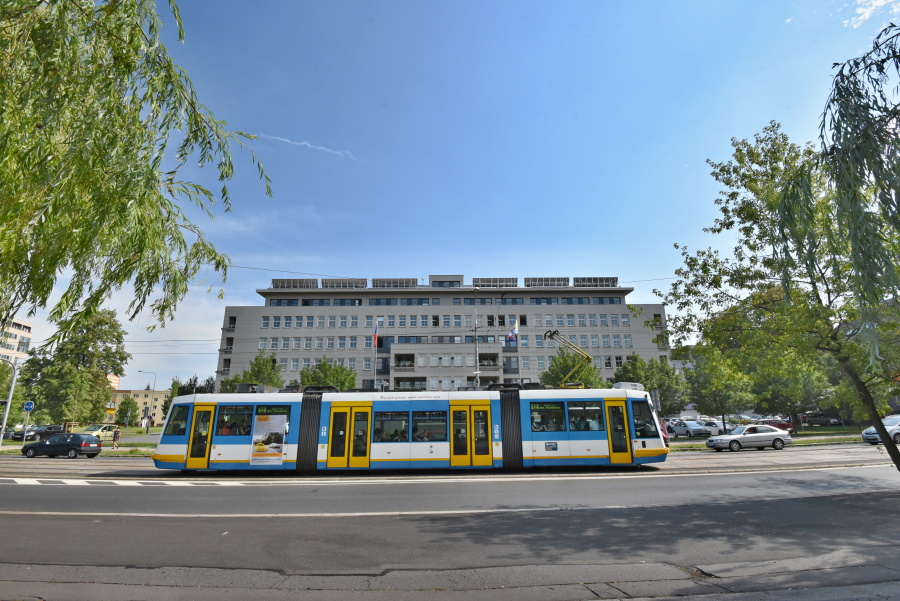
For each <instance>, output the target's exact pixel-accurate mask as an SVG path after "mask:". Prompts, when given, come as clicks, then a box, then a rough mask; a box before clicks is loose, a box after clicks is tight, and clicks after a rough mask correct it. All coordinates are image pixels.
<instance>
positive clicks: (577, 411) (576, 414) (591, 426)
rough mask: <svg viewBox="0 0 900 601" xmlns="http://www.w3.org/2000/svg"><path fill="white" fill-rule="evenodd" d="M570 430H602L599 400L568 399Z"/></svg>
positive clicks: (601, 413)
mask: <svg viewBox="0 0 900 601" xmlns="http://www.w3.org/2000/svg"><path fill="white" fill-rule="evenodd" d="M568 406H569V429H570V430H603V429H604V427H603V411H602V408H601V407H600V401H569V403H568Z"/></svg>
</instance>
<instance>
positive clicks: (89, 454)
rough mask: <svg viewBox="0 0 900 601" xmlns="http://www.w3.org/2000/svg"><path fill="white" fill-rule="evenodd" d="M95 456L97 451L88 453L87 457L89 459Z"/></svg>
mask: <svg viewBox="0 0 900 601" xmlns="http://www.w3.org/2000/svg"><path fill="white" fill-rule="evenodd" d="M96 456H97V453H88V458H89V459H93V458H94V457H96Z"/></svg>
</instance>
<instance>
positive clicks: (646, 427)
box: [631, 401, 659, 438]
mask: <svg viewBox="0 0 900 601" xmlns="http://www.w3.org/2000/svg"><path fill="white" fill-rule="evenodd" d="M631 412H632V413H633V414H634V435H635V436H636V437H637V438H658V437H659V429H658V428H657V427H656V421H654V419H653V412H652V411H651V410H650V403H649V402H648V401H632V403H631Z"/></svg>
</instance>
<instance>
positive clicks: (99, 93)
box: [0, 0, 271, 338]
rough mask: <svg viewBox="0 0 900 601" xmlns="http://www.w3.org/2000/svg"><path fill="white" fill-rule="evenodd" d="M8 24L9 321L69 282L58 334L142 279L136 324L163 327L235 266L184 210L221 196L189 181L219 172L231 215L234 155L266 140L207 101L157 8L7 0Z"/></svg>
mask: <svg viewBox="0 0 900 601" xmlns="http://www.w3.org/2000/svg"><path fill="white" fill-rule="evenodd" d="M170 5H171V8H172V12H173V16H174V21H175V23H176V25H177V27H178V34H179V41H181V40H182V39H183V34H184V31H183V27H182V23H181V19H180V16H179V12H178V9H177V7H176V5H175V4H174V2H172V1H170ZM0 23H2V27H0V73H2V74H3V85H2V86H0V107H2V114H3V118H2V119H0V223H3V228H0V326H2V325H4V324H6V323H8V322H9V320H10V319H12V317H13V316H14V315H15V314H16V313H17V312H19V310H20V309H24V310H25V311H26V312H27V313H28V314H29V315H30V314H33V312H34V311H35V310H36V309H38V308H43V307H46V306H47V305H48V304H49V303H50V298H51V294H52V293H53V292H54V289H55V285H56V284H57V283H58V279H57V278H58V277H59V275H60V274H66V278H67V280H68V284H67V286H66V288H65V290H64V291H63V294H62V295H61V297H60V299H59V300H58V301H56V302H55V304H54V305H53V306H52V308H51V311H50V318H51V320H52V321H54V322H55V323H56V324H57V326H58V328H59V329H58V332H57V333H56V334H55V335H54V338H55V337H64V336H66V335H68V334H69V333H73V332H76V331H77V330H78V328H79V327H80V324H81V322H83V321H85V320H87V319H89V317H90V316H91V315H92V314H93V313H94V312H96V311H97V310H98V309H99V307H100V306H101V305H102V303H103V302H104V300H105V299H106V298H107V297H108V295H109V294H110V293H111V292H112V291H114V290H117V289H119V288H121V287H122V286H124V285H126V284H128V283H129V282H131V283H132V284H133V286H134V298H133V301H132V303H131V305H130V306H129V309H128V313H129V318H134V317H135V316H136V315H137V314H138V313H140V312H141V311H142V309H144V307H147V306H149V310H150V313H151V315H152V316H153V317H154V318H155V320H156V322H157V323H160V324H164V323H165V322H166V321H167V320H169V319H171V318H172V317H173V314H174V311H175V307H176V304H177V303H178V302H179V301H180V300H181V299H182V298H183V297H184V295H185V294H186V293H187V291H188V287H189V285H190V283H191V282H192V281H193V279H194V276H195V275H196V274H197V272H198V271H199V270H200V269H201V268H202V269H209V268H210V267H211V268H212V270H214V271H215V272H217V273H219V274H221V276H222V277H223V279H224V277H225V276H226V274H227V267H228V265H229V260H228V258H227V257H226V256H225V255H223V254H221V253H220V252H218V251H217V250H216V249H215V247H214V246H213V245H212V244H211V243H210V242H209V241H208V240H206V239H205V238H204V236H203V234H202V232H201V231H200V229H199V228H198V227H197V226H196V225H195V224H194V223H192V222H191V221H190V220H189V219H188V218H187V216H186V212H185V210H184V209H185V205H191V206H194V205H195V206H199V207H200V208H201V209H202V210H203V211H205V212H206V213H207V215H209V216H210V217H211V216H212V212H211V211H212V206H213V205H214V203H215V202H216V201H217V196H216V195H215V194H213V192H211V191H210V190H208V189H206V188H205V187H204V186H202V185H200V184H197V183H193V182H189V181H182V180H180V179H179V172H180V170H181V168H182V167H183V166H184V165H185V164H187V163H188V162H190V163H191V165H194V164H197V163H199V165H201V166H202V165H206V164H210V163H211V164H213V165H215V168H216V170H217V171H218V177H219V180H220V181H221V182H222V187H221V190H220V191H219V194H218V198H219V199H220V200H221V202H222V205H223V206H224V209H225V210H226V211H228V210H230V208H231V205H230V197H229V192H228V187H227V182H228V181H229V180H230V179H231V177H232V174H233V164H232V159H231V146H232V144H238V145H239V146H240V147H244V140H245V139H249V138H252V137H253V136H249V135H247V134H244V133H241V132H230V131H228V130H226V129H225V123H224V122H223V121H219V120H217V119H216V118H215V117H214V116H213V114H212V113H211V112H210V111H209V110H208V109H207V108H206V107H204V106H203V105H202V104H200V102H199V100H198V98H197V96H196V94H195V92H194V89H193V86H192V84H191V81H190V79H189V78H188V76H187V74H186V73H185V72H184V71H183V70H182V69H181V68H179V67H178V66H177V65H176V64H174V63H173V61H172V59H171V57H170V56H169V55H168V53H167V51H166V48H165V47H164V46H163V45H162V43H161V42H160V38H159V31H160V28H161V24H162V22H161V20H160V18H159V16H158V15H157V13H156V3H155V2H153V1H152V0H117V1H115V2H109V1H103V0H99V1H98V2H88V3H85V2H72V1H67V0H44V1H42V2H34V1H33V0H7V1H5V2H3V3H2V5H0ZM170 145H173V147H174V161H172V159H171V158H168V159H167V157H166V152H167V151H168V150H169V146H170ZM251 160H252V161H253V163H254V164H255V165H256V166H257V167H258V168H259V173H260V177H261V178H262V179H263V180H264V182H265V188H266V193H267V194H271V191H270V189H269V180H268V177H267V176H266V175H265V172H264V171H263V169H262V166H261V165H260V163H259V161H258V160H257V158H256V156H255V155H254V154H253V153H251ZM154 295H157V296H156V297H155V298H154ZM148 303H149V305H148Z"/></svg>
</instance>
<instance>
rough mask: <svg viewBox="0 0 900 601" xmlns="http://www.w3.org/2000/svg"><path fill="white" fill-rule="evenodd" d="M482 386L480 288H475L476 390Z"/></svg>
mask: <svg viewBox="0 0 900 601" xmlns="http://www.w3.org/2000/svg"><path fill="white" fill-rule="evenodd" d="M479 386H481V363H480V361H479V360H478V288H475V388H476V389H477V388H478V387H479Z"/></svg>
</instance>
